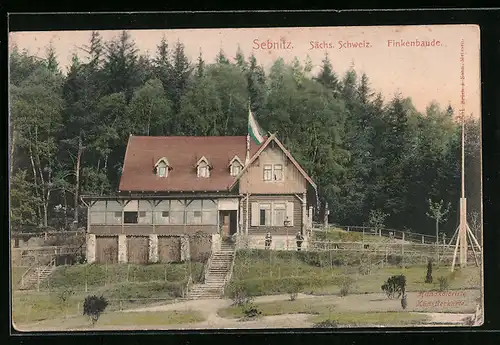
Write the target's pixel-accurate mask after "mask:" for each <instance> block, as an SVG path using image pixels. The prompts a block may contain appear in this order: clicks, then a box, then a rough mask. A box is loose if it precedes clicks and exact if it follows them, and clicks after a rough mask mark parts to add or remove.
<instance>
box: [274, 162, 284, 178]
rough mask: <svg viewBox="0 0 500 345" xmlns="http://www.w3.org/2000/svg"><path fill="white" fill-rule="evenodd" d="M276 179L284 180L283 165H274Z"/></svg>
mask: <svg viewBox="0 0 500 345" xmlns="http://www.w3.org/2000/svg"><path fill="white" fill-rule="evenodd" d="M274 181H283V165H281V164H275V165H274Z"/></svg>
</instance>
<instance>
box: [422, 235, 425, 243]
mask: <svg viewBox="0 0 500 345" xmlns="http://www.w3.org/2000/svg"><path fill="white" fill-rule="evenodd" d="M424 243H425V241H424V235H422V244H424Z"/></svg>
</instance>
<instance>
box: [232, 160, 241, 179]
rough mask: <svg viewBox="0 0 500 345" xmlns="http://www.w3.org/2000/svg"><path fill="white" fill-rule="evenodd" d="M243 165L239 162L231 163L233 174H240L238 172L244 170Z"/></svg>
mask: <svg viewBox="0 0 500 345" xmlns="http://www.w3.org/2000/svg"><path fill="white" fill-rule="evenodd" d="M242 168H243V167H242V166H241V164H240V163H239V162H233V163H232V164H231V176H238V174H239V173H240V172H241V170H242Z"/></svg>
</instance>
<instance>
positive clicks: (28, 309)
mask: <svg viewBox="0 0 500 345" xmlns="http://www.w3.org/2000/svg"><path fill="white" fill-rule="evenodd" d="M190 269H191V272H192V274H193V279H194V280H195V281H197V280H198V279H199V278H201V273H202V271H203V264H201V263H192V264H191V268H190ZM188 272H189V266H188V265H187V264H168V265H165V264H155V265H142V266H141V265H130V266H129V265H126V264H125V265H108V266H107V267H105V265H95V264H92V265H73V266H61V267H58V268H57V269H56V271H55V272H54V273H53V274H52V275H51V276H50V278H49V279H48V280H47V281H45V282H44V284H43V285H42V286H40V292H36V291H13V295H12V316H13V320H14V321H15V322H17V323H28V322H36V321H42V320H47V319H57V318H60V317H63V316H65V315H69V316H72V315H79V314H81V313H82V305H83V301H84V299H85V297H86V296H88V295H103V296H104V297H106V298H107V299H108V300H109V306H108V310H110V311H113V310H119V309H120V308H123V309H128V308H133V307H138V306H143V305H151V304H155V303H163V304H164V303H165V302H166V301H169V300H173V299H175V298H179V297H182V293H183V290H184V289H185V286H186V274H187V273H188ZM127 273H128V276H129V281H128V282H127ZM85 277H87V292H85ZM165 277H166V278H167V279H166V280H165ZM68 293H69V294H68ZM63 294H68V299H67V300H66V302H63V299H62V297H63Z"/></svg>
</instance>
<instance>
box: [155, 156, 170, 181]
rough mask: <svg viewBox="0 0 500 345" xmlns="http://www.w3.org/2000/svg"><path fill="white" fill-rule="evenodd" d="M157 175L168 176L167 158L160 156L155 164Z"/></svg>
mask: <svg viewBox="0 0 500 345" xmlns="http://www.w3.org/2000/svg"><path fill="white" fill-rule="evenodd" d="M155 170H156V175H158V176H159V177H167V175H168V162H167V159H166V158H160V160H158V162H157V163H156V165H155Z"/></svg>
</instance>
